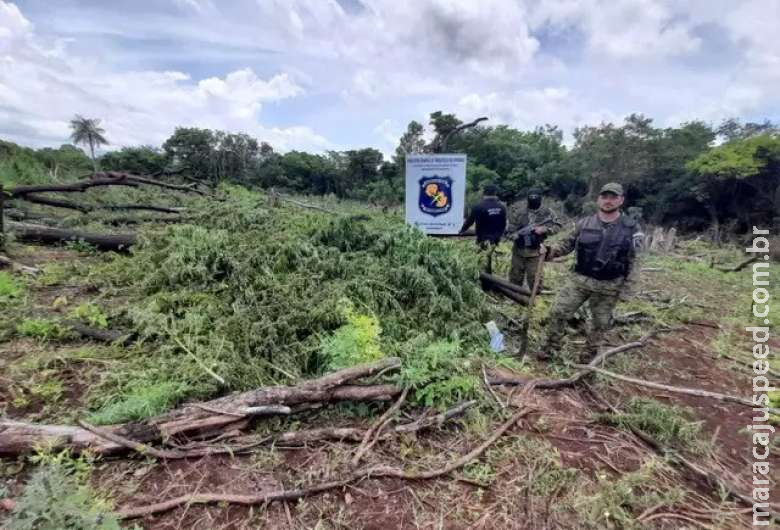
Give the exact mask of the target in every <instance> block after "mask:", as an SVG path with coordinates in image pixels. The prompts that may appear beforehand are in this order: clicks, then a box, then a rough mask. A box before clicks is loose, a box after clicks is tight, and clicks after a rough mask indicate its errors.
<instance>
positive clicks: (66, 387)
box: [0, 249, 780, 530]
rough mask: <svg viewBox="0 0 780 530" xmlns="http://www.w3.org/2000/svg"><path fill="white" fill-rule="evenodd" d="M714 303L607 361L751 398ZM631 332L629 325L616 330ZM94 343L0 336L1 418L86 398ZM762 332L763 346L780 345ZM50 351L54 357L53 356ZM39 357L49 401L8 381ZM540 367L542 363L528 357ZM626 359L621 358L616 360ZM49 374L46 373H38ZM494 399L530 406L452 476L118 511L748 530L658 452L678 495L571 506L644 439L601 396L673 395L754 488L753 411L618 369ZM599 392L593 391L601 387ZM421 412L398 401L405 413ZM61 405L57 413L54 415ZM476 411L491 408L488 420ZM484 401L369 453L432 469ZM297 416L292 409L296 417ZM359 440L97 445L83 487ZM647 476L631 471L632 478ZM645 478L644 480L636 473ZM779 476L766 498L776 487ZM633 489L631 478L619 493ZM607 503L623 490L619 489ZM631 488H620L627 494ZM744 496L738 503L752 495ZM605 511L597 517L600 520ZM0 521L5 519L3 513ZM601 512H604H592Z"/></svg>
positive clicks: (51, 290) (483, 525)
mask: <svg viewBox="0 0 780 530" xmlns="http://www.w3.org/2000/svg"><path fill="white" fill-rule="evenodd" d="M73 259H80V257H79V256H77V255H76V253H75V252H73V251H68V250H64V249H53V250H52V249H35V250H34V251H30V253H29V254H28V255H25V256H22V257H21V258H20V261H22V262H25V263H27V264H29V265H38V266H40V265H42V264H44V263H52V262H60V261H63V260H73ZM90 294H91V293H89V292H88V291H85V287H83V286H72V285H51V286H43V287H37V288H35V289H34V291H33V297H34V307H35V308H36V310H39V311H41V312H47V311H48V312H51V311H53V310H52V309H51V308H52V305H53V304H55V300H57V299H59V298H61V297H67V298H68V299H69V300H74V299H79V297H83V296H87V295H90ZM721 327H722V326H721V324H719V321H718V318H717V315H713V316H712V319H711V320H702V321H695V322H690V323H688V324H685V325H682V326H678V327H677V328H676V329H675V330H674V331H672V332H668V333H662V334H660V335H658V336H657V337H656V338H654V339H652V340H651V341H650V342H649V344H648V345H647V346H645V347H644V348H641V349H638V350H632V351H630V352H626V353H624V354H621V355H619V356H618V357H617V358H616V362H617V364H618V368H613V366H614V365H612V366H607V368H608V369H611V370H615V371H619V372H621V373H627V375H633V376H635V377H641V378H643V379H646V380H650V381H656V382H660V383H663V384H666V385H673V386H682V387H693V388H698V389H704V390H709V391H714V392H720V393H723V394H731V395H736V396H749V395H750V391H751V375H750V372H749V369H750V367H749V366H747V365H746V366H743V367H740V366H738V365H737V364H735V363H734V362H733V361H730V360H728V359H724V358H723V357H721V356H719V355H718V353H717V352H716V351H714V349H713V348H712V346H711V345H712V343H713V341H714V340H715V339H716V337H717V336H718V334H719V333H721V332H722V329H719V328H721ZM627 332H628V331H625V332H624V334H625V333H627ZM90 344H91V343H89V342H87V341H83V340H81V339H75V340H72V341H70V342H66V343H53V342H52V343H46V342H43V343H42V342H40V341H36V340H34V339H28V338H14V339H12V340H9V341H7V342H4V343H0V381H2V383H3V384H2V385H0V410H2V411H3V413H4V415H5V416H6V417H8V418H11V419H20V420H21V419H23V420H25V421H47V420H48V421H50V420H51V419H52V418H55V417H56V418H59V420H60V422H61V421H62V417H63V416H62V415H63V413H65V412H66V411H70V412H71V415H70V417H72V416H73V411H77V410H79V409H82V408H83V407H84V405H85V394H86V393H87V391H88V389H89V386H90V383H91V382H92V381H95V380H96V379H97V378H99V377H100V370H101V366H100V363H98V362H90V361H88V360H87V361H83V360H82V361H79V362H73V361H72V360H69V358H68V356H67V355H65V354H64V353H66V352H67V351H68V350H69V349H75V348H80V347H83V346H84V345H90ZM778 346H780V342H778V341H777V340H774V341H773V342H772V343H771V344H770V348H777V347H778ZM58 353H59V356H58ZM28 356H30V357H33V356H35V357H36V358H39V357H41V356H43V357H44V358H45V359H48V360H47V361H46V362H43V363H42V364H41V365H40V366H41V370H43V371H46V370H48V371H50V374H51V375H52V376H56V378H57V379H58V380H59V381H60V382H61V383H62V391H61V392H60V393H59V394H58V395H57V396H56V398H55V399H54V400H52V399H51V396H48V397H47V396H41V395H36V394H34V393H33V392H31V391H30V388H31V387H30V385H28V384H26V383H28V382H27V381H19V380H16V379H15V377H16V375H15V373H14V371H13V369H12V368H13V367H14V366H16V365H17V364H18V363H19V362H20V361H22V360H24V358H26V357H28ZM534 368H535V369H536V370H538V371H544V370H545V367H544V366H535V367H534ZM627 369H628V370H630V372H626V371H624V370H627ZM45 375H46V374H45V373H44V374H43V376H45ZM495 391H496V395H497V396H498V398H499V400H500V401H501V402H502V403H503V404H508V405H509V407H513V406H518V407H519V406H530V407H532V408H533V409H534V410H533V412H532V413H531V414H529V415H528V416H526V417H525V418H524V419H523V420H522V421H521V422H520V423H519V424H517V425H515V426H514V427H512V428H511V429H510V431H509V432H508V433H507V434H506V435H505V436H503V437H502V438H501V439H499V440H498V441H497V442H496V444H495V445H494V446H493V447H491V449H489V450H488V451H487V452H486V453H485V455H483V458H481V459H480V460H477V461H475V462H474V463H472V464H470V465H468V466H466V467H465V468H464V469H462V470H459V471H457V472H455V473H452V474H450V475H449V476H446V477H443V478H440V479H435V480H431V481H404V480H399V479H366V480H363V481H359V482H356V483H353V484H351V485H349V486H347V487H343V488H338V489H333V490H331V491H329V492H327V493H324V494H321V495H318V496H315V497H311V498H307V499H303V500H300V501H297V502H289V503H272V504H270V505H267V506H254V507H242V506H236V505H219V504H218V505H210V506H201V505H194V504H193V505H188V506H184V507H180V508H177V509H174V510H172V511H169V512H167V513H165V514H161V515H159V516H150V517H146V518H143V519H139V520H135V521H130V522H128V526H127V527H128V528H132V527H133V526H132V525H133V524H136V525H138V526H139V527H141V528H145V529H180V528H193V529H201V528H202V529H225V530H226V529H248V528H269V529H294V528H322V529H325V528H350V529H357V528H362V529H366V530H370V529H376V530H379V529H388V528H447V529H466V528H470V529H498V528H502V529H503V528H508V529H509V528H518V529H522V528H528V529H540V528H592V527H602V528H659V529H681V528H723V529H728V528H748V527H750V523H751V518H750V517H748V515H750V514H746V513H745V508H746V507H745V506H743V505H740V504H737V503H734V502H732V501H729V500H727V499H724V498H722V497H720V492H717V491H714V490H713V489H712V488H711V487H710V486H708V485H706V484H702V483H701V482H700V481H698V480H697V479H695V477H692V476H690V475H687V474H686V473H684V472H679V471H678V470H676V469H675V468H674V467H673V466H671V465H667V466H663V467H662V469H661V471H660V472H659V473H657V474H655V475H654V478H653V480H654V481H656V482H655V485H656V486H657V488H658V490H659V491H663V490H664V489H665V488H671V487H673V486H674V487H679V488H682V490H683V491H684V498H683V499H682V500H681V501H678V502H673V503H671V504H663V503H660V502H659V503H658V504H657V505H656V506H650V507H648V508H646V509H645V510H644V511H643V513H639V514H636V513H635V514H634V517H635V521H634V523H633V524H634V526H631V525H630V524H626V523H623V522H620V521H617V520H611V519H610V515H609V514H606V515H603V514H596V515H595V516H593V515H590V516H588V517H590V518H589V519H588V518H585V519H583V516H582V514H583V513H585V512H588V511H589V509H590V507H589V506H588V504H589V503H592V504H593V505H594V506H595V505H597V504H598V502H601V501H603V500H604V499H605V498H606V494H602V493H603V492H604V491H611V490H608V487H609V486H610V485H612V484H617V483H618V482H619V479H620V478H621V477H623V476H624V475H626V474H632V473H633V474H636V473H639V472H641V470H642V469H643V467H644V466H645V464H647V462H648V461H650V460H652V459H653V458H654V452H653V451H652V449H650V448H648V447H647V446H646V444H644V443H643V442H642V441H641V440H639V439H638V438H637V437H636V436H635V435H634V434H632V433H631V432H629V431H627V430H625V429H621V428H618V427H615V426H611V425H609V424H606V423H604V422H600V421H597V420H596V419H595V418H596V417H597V416H598V415H599V414H603V413H604V412H605V410H606V409H605V406H604V401H606V402H608V403H610V404H612V405H614V406H617V407H618V408H621V407H622V406H623V405H624V404H626V403H627V402H628V401H629V400H630V399H631V398H634V397H637V396H642V397H648V398H653V399H655V400H658V401H660V402H662V403H665V404H668V405H674V406H676V407H681V408H683V409H684V410H685V411H687V412H688V413H689V414H690V416H691V417H693V418H695V419H696V421H699V422H701V425H702V429H701V433H700V436H701V438H702V439H704V440H705V441H707V442H708V444H707V447H708V449H707V450H706V451H705V452H701V453H699V454H697V453H691V452H685V456H686V457H687V458H689V459H691V460H693V461H695V462H696V463H698V464H701V465H702V466H704V467H706V468H707V469H709V470H712V471H714V472H715V473H716V474H717V475H718V476H719V477H721V478H723V479H726V480H728V481H729V482H731V483H733V484H734V485H735V486H736V487H737V488H738V489H739V491H741V492H743V493H745V494H748V495H749V494H750V491H751V490H752V486H751V484H750V479H751V477H752V471H751V468H750V464H751V463H752V456H751V449H752V444H751V440H750V438H749V436H748V433H747V431H746V426H747V425H750V424H751V423H752V421H751V418H752V411H751V410H750V409H749V408H747V407H744V406H741V405H738V404H734V403H726V402H720V401H716V400H713V399H709V398H700V397H695V396H688V395H682V394H677V393H672V392H666V391H658V390H653V389H648V388H644V387H638V386H635V385H630V384H624V383H619V382H615V381H611V380H608V379H606V378H603V377H601V376H596V377H590V378H588V383H587V384H584V385H577V386H574V387H571V388H564V389H559V390H538V391H535V392H533V393H532V394H530V395H523V394H522V392H521V391H519V390H518V389H517V388H515V387H498V388H496V389H495ZM597 396H598V397H597ZM416 413H417V411H407V414H409V415H412V416H413V415H414V414H416ZM66 417H69V416H68V415H67V414H66ZM485 418H488V420H487V423H486V420H485ZM489 418H490V415H487V414H482V415H480V416H479V417H477V418H472V419H470V420H463V421H461V422H454V423H452V424H451V425H449V426H446V427H444V428H442V429H440V430H437V431H434V432H431V433H428V434H425V435H420V436H418V437H414V438H391V439H390V440H388V441H386V442H382V443H380V444H379V445H377V446H376V447H375V448H374V449H373V450H372V451H371V453H370V454H369V456H368V457H367V459H368V462H369V463H385V464H390V465H397V466H405V467H406V468H409V467H412V468H415V469H418V470H423V469H431V468H436V466H441V465H444V464H446V463H447V462H449V461H452V460H453V459H455V458H457V457H458V456H459V455H462V454H464V453H466V452H467V451H469V450H470V449H471V448H472V447H474V446H476V445H477V444H478V443H480V442H481V440H483V439H484V438H486V437H487V435H489V434H490V432H492V430H493V429H494V428H495V427H496V426H497V425H498V423H499V422H500V420H499V419H494V420H490V419H489ZM304 420H306V423H307V426H317V424H318V422H320V424H322V425H330V422H332V421H333V420H332V419H328V417H327V416H326V417H324V418H323V417H319V416H317V415H316V414H314V413H312V414H310V415H307V416H305V417H304ZM302 421H303V420H302ZM370 422H371V419H362V418H353V419H351V420H349V424H351V425H355V424H364V425H368V424H369V423H370ZM777 446H778V441H777V435H776V434H775V435H774V439H773V445H772V447H773V449H772V452H771V454H770V459H769V462H770V466H771V467H772V468H773V469H778V468H780V451H778V450H777ZM355 447H356V444H354V443H348V442H322V443H317V444H312V445H310V446H303V447H272V448H268V449H264V450H262V451H260V452H257V453H254V454H249V455H240V456H239V455H236V456H228V455H223V456H212V457H204V458H200V459H190V460H179V461H170V462H165V461H162V462H156V461H154V460H153V459H151V458H144V457H142V456H135V457H123V458H114V459H105V460H103V461H99V462H98V463H97V464H96V468H95V470H94V473H93V476H92V483H93V485H94V486H95V487H96V488H97V489H98V490H99V491H101V492H108V493H109V494H110V495H111V496H112V497H113V498H114V500H115V502H116V505H117V506H119V507H126V506H143V505H146V504H149V503H153V502H158V501H160V500H164V499H170V498H173V497H176V496H179V495H184V494H190V493H204V492H209V493H215V492H222V493H234V494H257V493H259V492H265V491H275V490H281V489H289V488H294V487H298V486H301V485H302V484H313V483H317V482H322V481H326V480H332V479H333V478H335V477H337V476H339V474H340V473H342V472H343V471H344V470H345V469H348V465H349V464H348V460H349V458H351V456H352V453H353V452H354V450H355ZM1 470H2V476H0V479H2V480H3V481H4V482H3V484H4V487H5V488H6V489H7V491H8V497H9V498H13V497H14V496H16V495H19V494H20V492H21V491H22V488H23V483H24V480H25V478H26V476H27V473H28V470H27V467H26V466H24V465H21V463H20V461H17V460H15V459H5V460H3V462H2V469H1ZM644 487H645V486H642V485H640V486H639V488H640V489H643V488H644ZM648 487H649V486H648ZM778 494H780V487H778V484H777V482H776V481H775V482H774V483H773V485H772V497H773V498H775V499H777V498H780V495H778ZM631 495H632V493H631V490H630V489H629V497H630V496H631ZM615 502H616V503H617V505H618V506H619V505H620V504H621V503H620V502H619V501H615ZM627 502H628V501H624V502H623V505H624V506H625V505H626V503H627ZM748 510H749V508H748ZM602 515H603V517H604V518H603V519H599V517H601V516H602ZM0 520H1V519H0ZM599 520H601V524H600V523H599V522H598V521H599Z"/></svg>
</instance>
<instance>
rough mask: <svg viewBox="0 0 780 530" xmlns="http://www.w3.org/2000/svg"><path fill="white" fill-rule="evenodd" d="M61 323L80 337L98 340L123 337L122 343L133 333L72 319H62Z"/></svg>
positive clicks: (110, 341) (103, 340)
mask: <svg viewBox="0 0 780 530" xmlns="http://www.w3.org/2000/svg"><path fill="white" fill-rule="evenodd" d="M62 325H63V326H66V327H68V328H70V329H72V330H73V331H74V332H75V333H77V334H79V335H81V336H82V337H87V338H90V339H95V340H97V341H100V342H108V343H112V342H117V341H119V340H121V339H124V340H123V343H127V342H129V339H130V338H131V336H132V335H133V334H132V333H126V332H124V331H117V330H114V329H98V328H93V327H90V326H86V325H84V324H82V323H81V322H76V321H74V320H63V321H62Z"/></svg>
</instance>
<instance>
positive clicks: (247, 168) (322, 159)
mask: <svg viewBox="0 0 780 530" xmlns="http://www.w3.org/2000/svg"><path fill="white" fill-rule="evenodd" d="M461 124H462V122H461V120H459V119H458V118H457V117H456V116H454V115H452V114H444V113H442V112H434V113H432V114H431V116H430V129H431V131H430V132H431V136H430V137H432V140H430V141H426V138H427V137H429V135H426V131H425V127H424V126H423V125H422V124H420V123H418V122H414V121H413V122H411V123H410V124H409V126H408V128H407V130H406V132H405V133H404V134H403V135H402V136H401V138H400V139H399V143H398V147H397V149H396V151H395V153H394V155H393V156H392V157H391V159H390V160H385V159H384V157H383V155H382V153H381V152H380V151H378V150H376V149H373V148H365V149H354V150H349V151H328V152H326V153H321V154H312V153H306V152H301V151H289V152H286V153H278V152H276V151H274V149H273V147H272V146H270V145H269V144H267V143H265V142H260V141H258V140H256V139H254V138H252V137H250V136H248V135H246V134H243V133H242V134H234V133H227V132H223V131H213V130H208V129H197V128H178V129H176V131H175V132H174V133H173V135H172V136H171V137H170V138H169V139H168V140H166V141H165V142H164V144H163V145H162V148H161V149H157V148H155V147H152V146H140V147H125V148H123V149H119V150H116V151H112V152H108V153H106V154H104V155H103V156H102V157H101V159H100V161H99V164H100V167H101V168H102V169H115V170H129V171H133V172H137V173H146V174H155V175H157V174H163V173H170V172H173V173H176V174H180V175H182V176H185V177H187V178H190V179H196V180H200V181H203V182H205V183H207V184H210V185H216V184H218V183H221V182H231V183H238V184H242V185H245V186H250V187H252V186H256V187H261V188H266V189H267V188H274V189H278V190H283V191H290V192H294V193H302V194H313V195H327V194H333V195H336V196H338V197H341V198H351V199H359V200H363V201H369V202H371V203H374V204H380V205H394V204H400V203H401V201H402V198H403V192H404V185H403V167H404V160H405V156H406V153H411V152H431V151H436V150H437V149H439V147H440V146H441V143H442V139H443V138H444V137H446V136H447V134H448V133H449V132H450V131H451V130H453V128H455V127H457V126H459V125H461ZM573 139H574V141H573V144H572V145H571V146H567V145H565V144H564V138H563V134H562V132H561V131H560V130H559V129H557V128H556V127H552V126H545V127H540V128H537V129H536V130H534V131H520V130H517V129H513V128H511V127H508V126H506V125H498V126H484V125H479V126H477V127H473V128H469V129H465V130H463V131H462V132H460V133H459V134H456V135H453V136H452V137H451V138H450V140H449V143H448V146H447V150H448V151H450V152H464V153H466V154H468V157H469V164H468V168H467V179H468V190H467V197H468V201H469V202H470V203H471V202H473V201H475V200H476V198H477V196H478V195H479V192H480V189H481V187H482V186H483V185H484V184H485V183H487V182H493V183H496V184H498V186H499V188H500V190H501V191H500V195H501V198H502V199H504V200H505V201H509V202H513V201H515V200H518V199H521V198H522V197H523V195H524V194H525V193H526V192H527V191H528V190H529V189H530V188H531V187H539V188H542V189H543V190H544V191H545V192H546V193H548V194H549V195H550V196H552V197H553V198H555V199H557V200H559V201H561V202H562V203H563V204H564V207H565V208H566V209H567V211H568V213H570V214H578V213H581V212H582V211H583V208H584V207H585V205H587V204H588V203H589V202H590V201H592V199H593V198H594V197H595V194H596V192H597V190H598V189H599V187H600V186H601V185H602V184H604V183H605V182H608V181H619V182H621V183H623V184H624V186H625V187H626V190H627V200H628V204H627V206H633V207H636V208H639V209H641V211H642V214H643V216H644V218H645V220H647V221H650V222H652V223H657V224H665V225H676V226H678V227H679V228H681V229H684V230H703V229H706V228H708V227H714V228H716V229H717V230H716V233H718V230H719V229H720V227H721V226H724V225H725V226H727V228H728V229H729V232H743V231H745V230H747V228H748V226H749V225H751V223H752V224H763V225H769V224H771V223H772V219H773V218H775V217H780V134H779V133H778V128H777V127H776V126H774V125H773V124H771V123H769V122H765V123H746V124H742V123H740V122H738V121H736V120H727V121H725V122H724V123H723V124H722V125H721V126H719V127H713V126H711V125H709V124H706V123H703V122H699V121H694V122H689V123H685V124H682V125H681V126H679V127H667V128H658V127H655V126H654V125H653V122H652V120H651V119H649V118H646V117H644V116H642V115H631V116H628V117H627V118H626V119H625V121H624V123H623V124H620V125H616V124H612V123H602V124H600V125H598V126H584V127H581V128H578V129H576V130H575V131H574V135H573ZM90 165H91V164H90V160H89V158H88V157H87V156H84V155H83V154H81V152H80V151H79V150H77V149H75V148H74V147H72V146H67V145H64V146H62V147H61V148H60V149H57V150H53V149H42V150H38V151H34V150H30V149H23V148H18V147H17V146H14V145H13V144H7V143H2V144H0V173H1V174H2V175H3V178H4V180H7V181H10V182H11V183H13V182H33V181H39V180H41V178H44V177H43V176H44V175H46V176H48V178H49V179H50V178H51V177H64V176H65V175H66V174H74V173H81V174H83V172H84V170H85V169H87V170H88V169H89V167H90Z"/></svg>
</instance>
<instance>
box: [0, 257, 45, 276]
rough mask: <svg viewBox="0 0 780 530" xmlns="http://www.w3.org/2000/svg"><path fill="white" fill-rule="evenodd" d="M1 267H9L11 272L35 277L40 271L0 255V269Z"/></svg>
mask: <svg viewBox="0 0 780 530" xmlns="http://www.w3.org/2000/svg"><path fill="white" fill-rule="evenodd" d="M1 267H11V270H12V271H13V272H22V273H24V274H32V275H35V274H38V273H40V272H41V269H37V268H35V267H28V266H27V265H23V264H21V263H17V262H15V261H13V260H12V259H10V258H8V257H6V256H2V255H0V268H1Z"/></svg>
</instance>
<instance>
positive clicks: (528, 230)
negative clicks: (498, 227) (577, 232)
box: [508, 217, 563, 248]
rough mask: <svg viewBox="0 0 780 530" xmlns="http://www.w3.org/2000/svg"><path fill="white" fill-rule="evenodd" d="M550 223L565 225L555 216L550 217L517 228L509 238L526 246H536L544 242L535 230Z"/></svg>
mask: <svg viewBox="0 0 780 530" xmlns="http://www.w3.org/2000/svg"><path fill="white" fill-rule="evenodd" d="M549 224H554V225H558V226H563V223H561V222H560V221H556V220H555V219H554V218H553V217H548V218H547V219H544V220H543V221H540V222H538V223H533V224H528V225H526V226H524V227H523V228H521V229H520V230H517V231H516V232H514V233H513V234H510V236H509V237H508V239H511V240H514V241H520V245H519V246H522V247H524V248H535V247H537V246H539V244H540V243H541V242H542V241H541V238H540V237H539V236H538V235H537V234H536V232H534V230H535V229H536V228H537V227H539V226H545V225H549Z"/></svg>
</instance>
